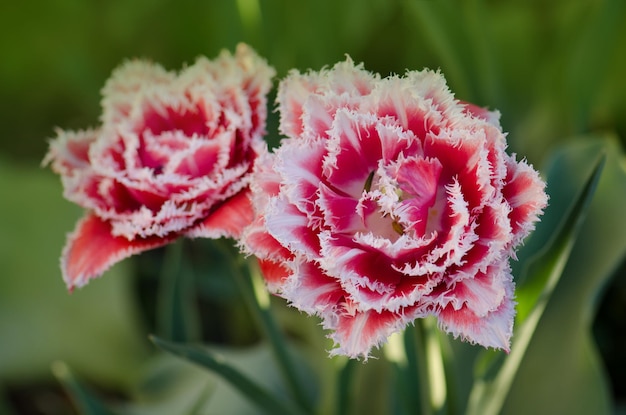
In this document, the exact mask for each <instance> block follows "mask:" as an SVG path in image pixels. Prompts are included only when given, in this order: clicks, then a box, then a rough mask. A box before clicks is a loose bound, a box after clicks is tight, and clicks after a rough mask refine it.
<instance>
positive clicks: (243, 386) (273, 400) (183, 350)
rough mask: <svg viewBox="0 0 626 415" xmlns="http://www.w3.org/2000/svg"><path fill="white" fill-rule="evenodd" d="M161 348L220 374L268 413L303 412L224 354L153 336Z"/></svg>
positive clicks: (155, 342) (287, 413)
mask: <svg viewBox="0 0 626 415" xmlns="http://www.w3.org/2000/svg"><path fill="white" fill-rule="evenodd" d="M151 340H152V341H153V342H154V344H156V345H157V346H158V347H159V348H161V349H163V350H165V351H167V352H170V353H172V354H174V355H176V356H179V357H182V358H184V359H186V360H188V361H191V362H193V363H196V364H198V365H200V366H202V367H204V368H206V369H209V370H210V371H212V372H215V373H216V374H218V375H220V376H221V377H222V378H223V379H224V380H226V381H227V382H229V383H230V384H231V385H232V386H234V387H235V388H237V389H238V390H239V391H240V392H241V393H242V394H243V395H244V396H245V397H247V398H248V399H249V400H250V401H252V402H254V403H255V404H256V405H257V406H258V407H259V408H260V409H262V410H263V411H264V412H266V413H268V414H277V415H280V414H285V415H289V414H301V412H300V411H299V410H298V409H297V408H296V407H294V406H293V405H292V404H291V403H288V402H284V401H282V400H279V399H278V398H277V397H276V396H274V395H273V394H271V393H270V392H269V391H268V390H266V389H265V388H264V387H262V386H260V385H259V384H257V383H256V382H254V381H253V380H251V379H250V378H249V377H247V376H246V375H245V374H243V373H242V372H241V371H239V370H238V369H236V368H235V367H234V366H232V365H230V364H229V363H228V362H227V361H226V360H225V359H224V358H223V357H222V356H220V355H219V354H217V353H214V352H212V351H210V350H208V349H206V348H203V347H200V346H195V345H180V344H175V343H170V342H167V341H165V340H161V339H159V338H157V337H154V336H153V337H151Z"/></svg>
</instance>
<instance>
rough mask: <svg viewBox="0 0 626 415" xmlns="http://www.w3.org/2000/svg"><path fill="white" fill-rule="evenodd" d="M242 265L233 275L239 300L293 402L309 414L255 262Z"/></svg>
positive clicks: (309, 411)
mask: <svg viewBox="0 0 626 415" xmlns="http://www.w3.org/2000/svg"><path fill="white" fill-rule="evenodd" d="M244 264H245V266H246V267H245V268H246V269H245V270H242V272H237V273H235V275H236V280H237V284H238V285H239V288H240V290H241V293H242V295H243V298H244V300H245V301H246V303H247V304H248V308H249V309H250V312H251V313H252V314H253V316H254V318H255V320H256V321H257V323H258V324H259V325H260V326H261V329H262V331H263V334H264V335H265V337H266V338H267V340H268V341H269V343H270V345H271V347H272V353H273V355H274V358H275V359H276V362H277V363H278V366H279V368H280V371H281V373H282V375H283V378H284V380H285V383H286V384H287V387H288V388H289V389H290V391H291V393H292V395H293V397H294V398H295V400H296V402H297V403H298V405H299V406H300V407H301V408H302V409H303V410H304V411H305V412H306V413H309V414H310V413H313V409H312V404H311V402H310V401H309V399H308V395H307V393H306V388H305V385H304V382H303V381H302V379H301V377H300V376H299V375H298V373H297V370H296V365H295V363H294V360H293V357H292V355H291V353H290V352H289V350H288V348H287V342H286V340H285V338H284V336H283V333H282V331H281V330H280V327H279V326H278V324H277V323H276V320H275V319H274V317H273V315H272V313H271V310H270V300H269V294H268V293H267V291H266V290H265V287H264V286H263V281H262V277H261V275H260V272H261V271H260V270H259V268H258V265H257V263H256V262H255V261H254V262H253V261H246V262H245V263H244Z"/></svg>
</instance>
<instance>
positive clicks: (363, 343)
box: [323, 309, 414, 359]
mask: <svg viewBox="0 0 626 415" xmlns="http://www.w3.org/2000/svg"><path fill="white" fill-rule="evenodd" d="M412 314H413V311H412V310H410V309H406V310H401V311H400V312H398V313H393V312H390V311H383V312H380V313H378V312H376V311H373V310H369V311H354V312H353V313H349V312H346V313H342V314H340V315H337V316H329V315H323V317H324V323H323V324H324V328H326V329H332V330H334V332H333V333H331V334H330V336H329V337H330V338H332V339H333V340H334V341H335V343H336V346H337V347H336V348H335V349H333V350H331V351H330V354H331V355H346V356H348V357H351V358H358V357H364V358H365V359H367V357H368V355H369V352H370V350H371V349H372V348H373V347H378V346H380V345H381V344H382V343H384V342H385V341H386V340H387V338H388V337H389V336H390V335H391V334H393V333H395V332H397V331H399V330H401V329H403V328H404V327H406V325H407V324H408V322H410V321H412V320H413V318H414V316H413V315H412Z"/></svg>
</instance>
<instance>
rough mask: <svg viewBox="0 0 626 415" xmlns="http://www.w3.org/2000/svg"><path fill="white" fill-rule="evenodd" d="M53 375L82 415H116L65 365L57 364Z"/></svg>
mask: <svg viewBox="0 0 626 415" xmlns="http://www.w3.org/2000/svg"><path fill="white" fill-rule="evenodd" d="M52 373H53V374H54V376H55V377H56V378H57V379H58V380H59V381H60V382H61V384H62V385H63V387H64V388H65V390H66V392H67V393H68V394H69V395H70V397H71V398H72V400H73V401H74V404H75V406H76V407H77V408H78V410H79V411H80V414H81V415H115V412H113V411H111V410H110V409H108V408H107V407H106V406H105V405H104V404H103V403H102V402H100V400H99V399H98V398H96V397H95V396H94V395H93V393H91V392H90V391H89V390H88V389H87V388H86V387H85V386H83V384H82V383H81V382H80V381H79V380H78V379H76V377H75V376H74V375H73V374H72V372H71V371H70V369H69V368H68V367H67V365H66V364H65V363H63V362H55V363H54V364H53V365H52Z"/></svg>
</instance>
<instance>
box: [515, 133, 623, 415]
mask: <svg viewBox="0 0 626 415" xmlns="http://www.w3.org/2000/svg"><path fill="white" fill-rule="evenodd" d="M590 138H592V140H586V141H583V140H580V141H575V142H572V143H571V145H569V146H568V147H567V148H566V150H565V151H564V153H565V155H566V156H567V157H568V158H569V159H572V160H576V159H578V160H581V159H583V158H584V155H586V154H589V153H591V152H592V151H593V149H594V148H595V146H596V145H598V143H600V144H601V145H602V147H603V148H604V151H605V153H606V154H607V161H606V166H605V168H604V172H603V175H602V178H601V179H600V182H599V184H598V188H597V190H596V195H595V197H594V200H593V201H592V203H591V206H590V209H589V212H588V215H587V219H586V220H585V223H584V224H583V227H582V228H581V230H580V233H579V237H578V238H577V240H576V244H575V246H574V248H573V250H572V254H571V255H570V259H569V261H568V263H567V265H566V267H565V270H564V271H563V276H562V277H561V281H560V282H559V284H558V286H557V288H556V289H555V291H554V293H553V295H552V298H551V300H550V303H549V304H548V305H547V307H546V310H545V312H544V316H543V318H542V320H541V322H540V323H539V325H538V327H537V329H536V332H535V336H534V338H533V340H532V342H531V344H530V345H529V347H528V351H527V353H526V357H525V360H524V364H523V365H522V367H520V370H519V372H518V374H517V377H516V379H515V381H514V383H513V386H512V388H511V393H510V395H509V397H508V398H507V400H506V402H505V405H504V407H503V412H505V413H507V414H513V415H516V414H522V413H567V414H581V415H582V414H610V413H612V408H611V393H610V387H609V386H608V380H607V377H606V374H605V372H604V365H603V364H602V362H601V361H600V356H599V353H598V351H597V348H596V345H595V342H594V340H593V339H592V337H591V326H592V323H593V320H594V317H595V314H596V308H597V306H598V301H599V298H600V294H601V293H602V290H603V289H604V288H605V287H606V286H607V284H608V283H609V281H610V279H611V278H612V277H613V276H614V273H615V270H616V269H617V267H618V266H619V265H620V264H622V263H623V261H624V258H625V257H626V237H625V235H626V216H625V215H624V206H626V171H625V165H624V154H623V152H622V150H621V149H620V146H619V144H618V140H617V139H616V138H615V137H610V136H609V137H602V136H600V137H590ZM571 166H572V171H571V173H572V174H573V175H574V174H576V170H577V169H579V168H580V167H581V165H580V164H577V163H573V164H572V165H571ZM620 278H623V275H620ZM539 368H549V370H543V371H542V373H541V375H540V376H539V375H538V373H537V372H538V370H540V369H539ZM528 396H532V397H533V399H532V400H528ZM522 407H523V408H524V411H522V410H521V409H522Z"/></svg>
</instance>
